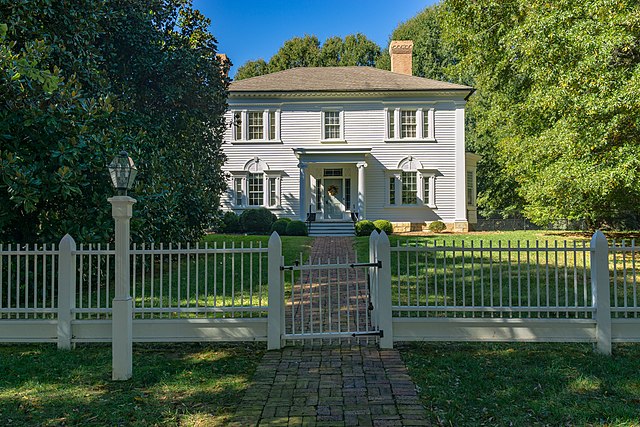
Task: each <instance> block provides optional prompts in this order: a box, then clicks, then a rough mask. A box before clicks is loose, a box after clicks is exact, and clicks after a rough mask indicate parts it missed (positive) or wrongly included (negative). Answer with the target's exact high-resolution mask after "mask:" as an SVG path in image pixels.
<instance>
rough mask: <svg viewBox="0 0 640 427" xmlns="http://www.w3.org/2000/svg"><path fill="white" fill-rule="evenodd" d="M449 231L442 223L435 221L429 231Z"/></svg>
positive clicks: (430, 225)
mask: <svg viewBox="0 0 640 427" xmlns="http://www.w3.org/2000/svg"><path fill="white" fill-rule="evenodd" d="M446 229H447V226H446V225H444V222H442V221H433V222H432V223H431V224H429V231H433V232H434V233H440V232H442V231H444V230H446Z"/></svg>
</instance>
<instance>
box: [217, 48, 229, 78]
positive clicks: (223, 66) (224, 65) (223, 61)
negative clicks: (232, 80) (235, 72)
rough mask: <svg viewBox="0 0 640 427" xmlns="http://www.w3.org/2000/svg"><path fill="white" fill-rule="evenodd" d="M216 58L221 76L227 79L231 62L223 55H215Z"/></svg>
mask: <svg viewBox="0 0 640 427" xmlns="http://www.w3.org/2000/svg"><path fill="white" fill-rule="evenodd" d="M216 57H217V58H218V61H219V62H220V70H221V71H222V75H223V76H224V77H225V78H226V77H229V67H231V61H229V58H228V57H227V55H226V54H224V53H216Z"/></svg>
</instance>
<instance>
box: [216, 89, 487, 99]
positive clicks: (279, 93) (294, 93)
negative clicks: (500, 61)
mask: <svg viewBox="0 0 640 427" xmlns="http://www.w3.org/2000/svg"><path fill="white" fill-rule="evenodd" d="M473 92H475V89H474V88H451V89H378V90H376V89H372V90H361V89H360V90H340V91H336V90H313V91H309V90H270V91H242V90H241V91H238V90H230V91H229V97H238V98H248V97H260V98H264V97H306V96H318V95H322V96H327V95H331V96H336V97H337V96H345V95H347V96H353V95H359V96H379V95H386V96H389V95H394V94H399V95H407V94H415V95H420V94H429V95H434V94H442V95H451V94H453V93H455V94H456V95H457V96H461V95H465V97H464V100H465V101H466V100H467V99H468V98H469V97H470V96H471V94H473Z"/></svg>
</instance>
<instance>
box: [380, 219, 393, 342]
mask: <svg viewBox="0 0 640 427" xmlns="http://www.w3.org/2000/svg"><path fill="white" fill-rule="evenodd" d="M376 252H377V255H378V261H380V262H381V263H382V267H381V268H379V269H378V292H377V293H378V325H379V327H380V330H381V331H382V333H383V336H382V337H381V338H380V348H393V318H392V315H393V313H392V311H391V306H392V303H391V246H390V244H389V237H388V236H387V233H385V232H384V230H383V231H382V232H380V237H379V238H378V248H377V251H376Z"/></svg>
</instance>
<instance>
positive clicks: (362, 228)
mask: <svg viewBox="0 0 640 427" xmlns="http://www.w3.org/2000/svg"><path fill="white" fill-rule="evenodd" d="M375 229H376V226H375V225H373V222H371V221H369V220H368V219H363V220H362V221H358V222H356V236H370V235H371V233H372V232H374V231H375Z"/></svg>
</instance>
